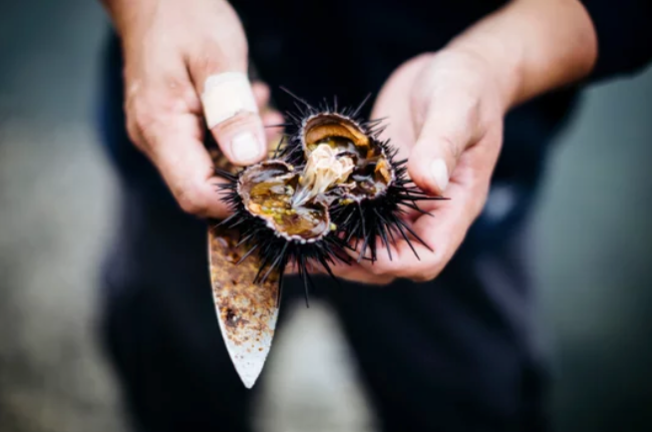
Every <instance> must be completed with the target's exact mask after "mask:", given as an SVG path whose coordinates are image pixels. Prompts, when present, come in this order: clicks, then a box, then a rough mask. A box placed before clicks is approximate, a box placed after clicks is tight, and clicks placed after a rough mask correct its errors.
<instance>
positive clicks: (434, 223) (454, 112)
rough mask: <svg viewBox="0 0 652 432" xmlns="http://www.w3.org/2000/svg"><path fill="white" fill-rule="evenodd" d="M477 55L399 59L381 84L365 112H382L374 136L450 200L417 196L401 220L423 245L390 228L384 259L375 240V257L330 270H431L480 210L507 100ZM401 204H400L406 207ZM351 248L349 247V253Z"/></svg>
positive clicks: (360, 273) (360, 278) (347, 273)
mask: <svg viewBox="0 0 652 432" xmlns="http://www.w3.org/2000/svg"><path fill="white" fill-rule="evenodd" d="M500 88H501V86H500V85H499V83H498V81H497V80H496V77H495V76H494V74H493V72H492V71H491V68H490V67H489V66H488V65H487V64H486V63H485V61H484V60H483V59H482V58H481V57H479V56H475V55H474V54H472V53H468V52H465V51H463V50H450V51H440V52H439V53H437V54H427V55H422V56H419V57H417V58H414V59H412V60H410V61H408V62H407V63H405V64H403V65H402V66H401V67H399V68H398V69H397V70H396V71H395V72H394V74H393V75H392V76H391V77H390V78H389V80H388V81H387V82H386V84H385V85H384V87H383V89H382V90H381V92H380V94H379V96H378V99H377V100H376V103H375V105H374V108H373V112H372V118H387V120H386V121H387V123H388V127H387V128H386V130H385V131H384V133H383V136H382V137H381V138H383V139H385V138H389V139H391V142H392V144H393V145H394V146H396V147H397V148H398V150H399V153H398V156H397V159H399V160H400V159H404V158H408V172H409V176H410V177H411V178H412V180H413V181H414V182H415V184H416V185H417V186H418V187H420V188H421V189H422V190H424V191H425V192H427V193H429V194H432V195H444V196H446V197H449V198H450V200H446V201H423V202H421V203H419V206H420V207H421V208H422V209H423V210H425V211H427V212H431V213H432V214H433V215H434V216H435V217H431V216H429V215H424V214H421V213H418V212H416V211H412V212H409V213H407V215H406V220H405V222H406V223H407V224H408V225H409V226H410V228H411V229H412V230H413V231H414V232H415V233H416V234H417V235H418V236H419V237H420V238H421V239H423V241H424V242H425V243H426V244H427V245H428V247H427V246H425V245H423V244H421V243H420V242H418V241H415V240H413V241H412V245H413V246H414V248H415V249H416V252H417V254H418V256H419V258H417V257H416V256H415V254H414V253H413V251H412V249H411V248H410V246H409V245H408V243H407V242H406V241H405V240H404V239H402V238H400V236H396V237H397V239H396V244H395V245H393V246H392V247H391V252H392V254H391V257H392V258H391V259H390V256H389V255H388V253H387V251H386V249H385V247H384V246H381V245H380V244H379V245H378V246H377V260H376V261H375V262H371V261H369V260H360V262H359V263H356V264H353V265H352V266H348V265H345V264H338V265H336V266H335V267H334V272H335V274H337V275H338V276H340V277H342V278H345V279H349V280H353V281H357V282H363V283H372V284H385V283H389V282H391V281H392V280H393V279H394V278H398V277H400V278H408V279H412V280H414V281H428V280H431V279H433V278H435V277H436V276H437V275H438V274H439V273H440V272H441V271H442V269H443V268H444V266H445V265H446V264H447V263H448V262H449V260H450V259H451V258H452V256H453V255H454V254H455V252H456V250H457V249H458V248H459V246H460V244H461V243H462V240H463V239H464V237H465V235H466V232H467V231H468V229H469V227H470V226H471V224H472V223H473V221H474V220H475V219H476V217H477V216H478V215H479V214H480V212H481V210H482V208H483V206H484V203H485V201H486V198H487V194H488V191H489V184H490V180H491V176H492V172H493V169H494V167H495V165H496V161H497V159H498V155H499V152H500V148H501V144H502V131H503V117H504V115H505V112H506V110H507V108H508V105H509V102H508V101H507V100H506V99H505V98H504V96H503V95H502V94H501V91H500ZM406 210H407V209H406ZM357 254H358V252H354V253H352V256H353V257H354V258H357V257H358V255H357Z"/></svg>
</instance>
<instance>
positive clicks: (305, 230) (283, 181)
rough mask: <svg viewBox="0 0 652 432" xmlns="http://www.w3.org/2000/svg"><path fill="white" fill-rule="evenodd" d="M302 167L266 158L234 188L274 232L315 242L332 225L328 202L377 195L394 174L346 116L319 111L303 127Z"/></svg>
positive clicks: (378, 146) (374, 144) (378, 148)
mask: <svg viewBox="0 0 652 432" xmlns="http://www.w3.org/2000/svg"><path fill="white" fill-rule="evenodd" d="M301 138H302V143H303V144H304V154H305V165H304V166H303V169H302V171H298V170H296V169H295V167H293V166H291V165H289V164H287V163H285V162H283V161H281V160H271V161H267V162H263V163H260V164H258V165H254V166H252V167H249V168H247V169H246V170H245V171H244V172H243V174H242V175H241V176H240V179H239V182H238V192H239V194H240V196H241V197H242V200H243V203H244V205H245V207H246V209H247V210H248V211H249V212H250V213H251V214H253V215H255V216H258V217H260V218H262V219H264V220H265V221H266V222H267V224H268V226H270V227H271V228H272V229H274V231H276V232H277V234H279V235H282V236H284V237H286V238H288V239H291V240H300V241H315V240H318V239H320V238H322V237H323V236H324V235H326V234H327V233H328V232H329V231H330V230H332V229H334V228H335V227H334V226H332V225H331V223H330V216H329V213H328V207H329V205H330V204H331V203H332V202H333V201H334V200H339V202H340V203H347V202H354V201H361V200H362V199H366V198H376V197H379V196H380V195H382V194H383V193H384V192H385V191H386V190H387V188H388V187H389V185H390V184H391V182H392V181H393V178H394V171H393V168H392V166H391V164H390V162H389V160H388V158H387V156H386V155H385V152H384V150H383V147H382V145H381V144H380V143H378V142H377V141H376V140H375V139H372V138H371V137H370V136H368V135H367V134H366V133H365V131H364V130H363V129H362V128H361V127H360V126H359V125H358V124H356V123H355V122H354V121H352V120H351V119H348V118H345V117H342V116H340V115H337V114H319V115H316V116H314V117H312V118H310V119H308V120H307V121H306V123H305V125H304V127H303V130H302V137H301Z"/></svg>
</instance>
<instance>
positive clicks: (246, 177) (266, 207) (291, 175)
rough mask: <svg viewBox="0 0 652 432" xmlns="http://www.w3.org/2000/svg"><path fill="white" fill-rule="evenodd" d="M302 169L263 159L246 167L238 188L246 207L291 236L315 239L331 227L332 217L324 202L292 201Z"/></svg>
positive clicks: (285, 234)
mask: <svg viewBox="0 0 652 432" xmlns="http://www.w3.org/2000/svg"><path fill="white" fill-rule="evenodd" d="M298 180H299V173H297V172H295V171H294V168H293V167H292V166H290V165H288V164H285V163H282V162H274V161H270V162H263V163H261V164H258V165H254V166H252V167H249V168H248V169H246V170H245V172H244V173H243V174H242V176H241V177H240V180H239V189H238V192H239V193H240V196H241V197H242V200H243V203H244V205H245V208H246V209H247V210H248V211H249V212H250V213H251V214H253V215H255V216H258V217H260V218H262V219H264V220H265V221H267V223H268V225H269V226H271V227H272V228H273V229H274V230H275V231H276V232H277V233H279V234H281V235H283V236H285V237H286V238H288V239H294V240H305V241H314V240H317V239H319V238H321V237H323V236H324V235H325V234H326V233H328V231H329V230H330V217H329V215H328V211H327V208H326V206H325V205H323V204H322V203H305V204H304V205H301V206H293V205H292V196H293V195H294V193H295V191H296V188H297V184H298Z"/></svg>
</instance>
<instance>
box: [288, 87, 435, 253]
mask: <svg viewBox="0 0 652 432" xmlns="http://www.w3.org/2000/svg"><path fill="white" fill-rule="evenodd" d="M288 93H289V92H288ZM290 95H291V96H292V97H294V98H295V100H296V103H295V107H296V111H295V112H288V113H286V117H287V118H288V120H289V122H288V123H286V124H285V125H284V126H285V127H286V140H285V143H284V146H283V147H282V148H281V149H280V150H279V155H280V156H282V157H284V158H286V159H287V160H289V161H292V162H294V163H301V162H302V158H304V157H305V154H306V153H308V151H309V149H308V143H309V141H310V140H309V139H307V136H308V135H309V133H310V131H311V124H314V122H315V121H318V120H319V119H328V120H330V121H333V122H336V121H340V122H341V124H342V125H344V126H345V127H346V129H347V130H348V131H350V135H351V136H353V137H358V136H363V137H364V139H365V141H366V143H367V145H368V146H369V147H370V148H374V149H376V150H377V152H378V154H379V155H382V157H384V158H385V159H386V160H387V162H388V164H387V165H388V166H387V171H388V175H387V185H386V186H387V187H386V188H384V189H383V190H382V191H380V192H379V193H376V194H369V195H366V196H365V195H357V196H352V195H346V194H345V195H343V196H342V198H341V199H340V200H338V201H336V203H335V205H333V206H331V207H330V213H331V219H332V221H333V223H334V224H335V225H336V226H337V230H338V233H339V235H340V237H341V238H344V239H345V240H346V242H347V244H350V243H351V242H354V246H355V248H356V249H359V250H360V257H364V256H367V252H369V253H368V255H369V256H368V258H369V259H370V260H372V261H375V260H376V243H377V240H378V239H380V241H381V244H382V245H384V246H385V247H386V248H387V251H388V254H389V256H390V258H391V247H390V246H391V245H392V244H395V243H396V240H397V239H398V238H402V239H404V240H405V241H406V242H407V243H408V245H409V246H410V248H411V249H412V251H413V252H414V254H415V255H416V256H417V257H418V254H417V252H416V250H415V248H414V247H413V245H412V241H411V238H410V237H412V238H413V239H415V240H416V241H418V242H420V243H421V244H423V245H424V246H425V247H426V248H428V249H430V246H429V245H428V244H427V243H425V242H424V241H423V240H422V239H421V238H420V237H419V236H418V235H417V234H416V233H415V232H413V230H412V229H411V228H410V227H409V225H408V224H406V223H405V222H404V221H403V216H404V214H405V213H406V210H407V209H412V210H415V211H418V212H420V213H426V212H424V211H423V210H421V209H420V208H419V206H418V204H417V202H418V201H426V200H445V199H446V198H444V197H440V196H437V197H432V196H428V195H427V194H425V193H424V192H422V191H421V190H420V189H419V188H418V187H417V186H416V185H415V184H414V183H413V182H412V181H411V180H410V179H409V178H408V175H407V167H406V163H407V160H397V159H396V154H397V149H396V148H394V147H393V146H392V145H391V143H390V142H389V141H383V140H381V138H380V135H381V134H382V132H383V131H384V129H385V126H384V124H383V119H378V120H365V119H363V118H361V117H360V116H359V112H360V111H361V109H362V107H363V105H364V104H365V103H366V101H367V99H368V98H367V99H365V100H364V101H363V102H362V103H361V104H360V105H359V106H358V107H356V108H344V109H339V107H338V104H337V99H335V100H334V102H333V104H332V105H329V104H328V103H327V102H326V101H324V102H323V103H322V104H321V105H320V106H318V107H315V106H312V105H310V104H309V103H308V102H306V101H305V100H303V99H301V98H298V97H297V96H295V95H293V94H291V93H290Z"/></svg>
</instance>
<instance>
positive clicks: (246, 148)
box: [189, 50, 269, 165]
mask: <svg viewBox="0 0 652 432" xmlns="http://www.w3.org/2000/svg"><path fill="white" fill-rule="evenodd" d="M216 52H218V50H216ZM242 55H243V56H244V52H243V53H242ZM189 71H190V74H191V76H192V80H193V83H194V84H195V88H196V90H197V93H198V94H200V95H201V100H202V106H203V109H204V117H205V119H206V123H207V126H208V128H209V129H210V131H211V133H212V134H213V136H214V137H215V140H216V141H217V143H218V145H219V146H220V149H221V150H222V152H223V153H224V155H225V156H226V158H227V159H228V160H229V161H230V162H231V163H233V164H235V165H250V164H252V163H255V162H258V161H260V160H261V159H263V158H264V157H265V156H266V154H267V147H266V140H265V131H264V128H263V123H262V120H261V118H260V115H259V111H260V110H259V106H258V103H257V98H256V96H255V95H254V91H253V90H252V86H251V83H250V82H249V79H248V78H247V75H246V73H245V71H246V61H242V60H240V59H238V60H233V59H231V58H225V59H219V58H217V57H216V58H210V59H209V60H204V61H201V62H190V64H189ZM257 91H258V93H259V96H258V101H260V102H263V99H265V97H266V96H265V89H264V88H263V87H260V86H258V90H257ZM267 98H269V96H267Z"/></svg>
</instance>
